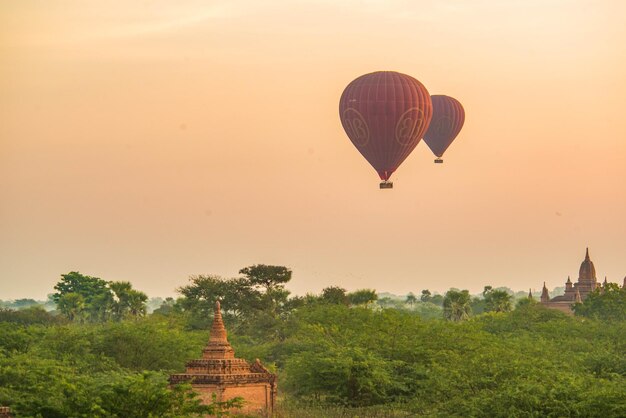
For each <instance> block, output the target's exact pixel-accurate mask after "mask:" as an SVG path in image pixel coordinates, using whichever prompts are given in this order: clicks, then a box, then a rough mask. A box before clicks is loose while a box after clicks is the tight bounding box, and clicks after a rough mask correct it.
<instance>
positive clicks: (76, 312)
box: [57, 292, 85, 321]
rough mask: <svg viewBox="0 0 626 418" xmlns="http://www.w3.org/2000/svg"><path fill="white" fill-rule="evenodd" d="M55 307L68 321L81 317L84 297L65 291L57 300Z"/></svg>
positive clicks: (83, 308)
mask: <svg viewBox="0 0 626 418" xmlns="http://www.w3.org/2000/svg"><path fill="white" fill-rule="evenodd" d="M57 309H58V310H59V311H60V312H61V313H62V314H63V315H65V316H66V317H67V319H69V320H70V321H74V320H76V319H78V318H80V319H82V318H83V312H84V311H85V298H83V296H82V295H80V294H78V293H73V292H70V293H65V294H63V295H62V296H61V297H60V298H59V299H58V300H57Z"/></svg>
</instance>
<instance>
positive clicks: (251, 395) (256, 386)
mask: <svg viewBox="0 0 626 418" xmlns="http://www.w3.org/2000/svg"><path fill="white" fill-rule="evenodd" d="M192 387H193V390H194V391H196V392H198V394H199V395H200V399H201V400H202V403H203V404H207V405H208V404H210V403H211V402H212V401H213V394H214V393H215V394H217V400H218V401H226V400H228V399H232V398H236V397H237V396H240V397H242V398H243V399H244V406H243V408H242V409H240V410H237V411H234V410H233V411H232V412H233V413H234V414H236V413H237V412H240V413H243V414H258V415H259V416H264V415H263V414H266V415H267V413H266V412H265V411H269V412H270V413H271V411H272V410H273V409H274V408H273V406H274V405H273V399H272V388H271V385H270V384H269V383H250V384H242V385H227V386H222V387H220V386H218V385H198V384H192Z"/></svg>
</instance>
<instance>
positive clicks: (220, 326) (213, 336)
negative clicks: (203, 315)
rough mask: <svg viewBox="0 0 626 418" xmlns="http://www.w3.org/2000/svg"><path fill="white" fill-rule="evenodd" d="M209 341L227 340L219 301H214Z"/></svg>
mask: <svg viewBox="0 0 626 418" xmlns="http://www.w3.org/2000/svg"><path fill="white" fill-rule="evenodd" d="M209 341H226V342H228V338H227V334H226V328H225V327H224V321H223V320H222V309H221V305H220V301H219V300H218V301H216V302H215V309H214V314H213V325H212V326H211V333H210V334H209Z"/></svg>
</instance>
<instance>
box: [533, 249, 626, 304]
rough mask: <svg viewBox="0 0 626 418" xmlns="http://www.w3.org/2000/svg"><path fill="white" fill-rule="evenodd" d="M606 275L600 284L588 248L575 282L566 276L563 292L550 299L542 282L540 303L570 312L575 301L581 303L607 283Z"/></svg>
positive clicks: (625, 282)
mask: <svg viewBox="0 0 626 418" xmlns="http://www.w3.org/2000/svg"><path fill="white" fill-rule="evenodd" d="M607 283H608V282H607V280H606V277H605V278H604V282H603V283H602V284H600V283H599V282H598V279H597V278H596V268H595V266H594V265H593V261H591V259H590V258H589V248H587V252H586V254H585V259H584V260H583V262H582V263H581V265H580V269H579V270H578V280H577V281H576V283H572V280H571V279H570V277H569V276H567V282H565V293H564V294H563V295H560V296H555V297H553V298H552V299H550V294H549V293H548V288H547V287H546V283H545V282H543V289H542V291H541V304H542V305H544V306H546V307H548V308H553V309H558V310H560V311H562V312H565V313H567V314H572V313H573V311H572V306H573V305H574V304H576V303H581V302H583V301H584V300H585V299H587V296H588V295H589V294H590V293H591V292H593V291H594V290H596V289H600V291H602V290H603V289H604V288H605V287H606V285H607ZM624 286H626V278H624Z"/></svg>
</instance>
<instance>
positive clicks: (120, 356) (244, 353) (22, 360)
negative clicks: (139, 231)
mask: <svg viewBox="0 0 626 418" xmlns="http://www.w3.org/2000/svg"><path fill="white" fill-rule="evenodd" d="M252 267H254V268H247V269H242V275H243V276H242V277H238V278H234V279H224V278H220V277H217V276H196V277H192V278H191V280H190V283H189V284H188V285H187V286H185V287H183V288H181V289H180V293H181V294H182V295H183V297H182V298H180V299H178V300H177V301H174V300H173V299H167V300H164V301H163V302H162V306H161V308H159V309H157V310H156V311H155V312H154V313H153V314H151V315H147V316H141V315H138V316H134V315H126V316H125V318H119V317H118V315H116V314H115V311H114V310H111V314H110V315H109V317H108V319H107V320H101V321H95V322H94V321H83V322H82V323H81V321H77V320H74V321H72V320H71V318H69V316H68V315H67V314H65V315H54V314H50V313H47V312H45V311H44V310H43V309H41V308H37V307H30V308H27V309H24V310H20V311H12V310H0V405H2V404H5V405H9V406H11V407H12V408H13V409H14V410H15V411H16V413H17V416H18V417H22V416H32V417H37V416H40V417H92V416H93V417H104V416H107V417H150V416H153V417H157V416H163V417H168V416H171V417H175V416H176V417H185V416H197V415H198V414H202V413H207V412H213V413H215V412H216V411H218V410H220V411H226V412H227V411H228V410H229V408H230V407H232V406H233V405H224V404H219V403H214V404H213V405H211V406H209V407H208V408H210V410H209V409H206V408H207V407H206V406H201V405H199V403H198V401H197V398H196V397H195V395H194V393H193V392H191V391H190V388H189V387H186V386H181V387H178V388H176V389H175V390H173V391H172V390H169V389H168V388H167V376H168V374H169V373H172V372H180V371H181V370H183V368H184V363H185V361H186V360H188V359H191V358H196V357H197V356H198V355H199V354H200V353H201V350H202V347H203V345H204V344H205V342H206V339H207V336H208V328H209V327H210V321H211V312H212V306H213V303H214V301H215V300H216V299H217V298H218V297H219V298H220V299H221V300H222V305H223V306H224V307H225V312H224V319H225V321H226V324H227V327H228V329H229V339H230V340H231V343H232V345H233V346H234V348H235V350H236V353H237V355H238V356H240V357H244V358H247V359H248V360H253V359H254V358H257V357H258V358H261V359H262V360H263V361H264V363H265V364H266V365H267V366H268V367H269V368H270V369H273V370H275V371H276V372H277V373H278V375H279V390H280V394H281V402H280V405H279V408H278V410H277V416H278V417H291V416H294V417H295V416H297V417H309V416H310V417H318V416H328V417H334V416H345V417H349V416H357V415H358V416H361V417H366V416H371V417H374V416H376V417H382V416H385V417H391V416H398V417H400V416H433V417H434V416H437V417H439V416H441V417H444V416H445V417H453V416H475V417H511V416H529V417H531V416H536V417H540V416H541V417H543V416H547V417H562V416H581V417H582V416H584V417H594V416H596V417H600V416H602V417H605V418H606V417H621V416H626V337H625V336H626V320H624V318H623V316H619V315H620V314H619V313H620V312H623V311H622V310H623V307H624V302H623V299H620V298H622V297H623V293H624V290H622V289H620V288H618V287H615V288H614V289H613V288H611V289H607V291H605V292H603V293H600V292H598V293H597V294H594V295H592V296H593V297H591V296H590V297H589V298H588V299H587V301H589V303H587V301H585V303H583V304H581V305H579V306H577V308H576V313H577V315H581V316H576V317H574V316H568V315H565V314H563V313H561V312H558V311H555V310H549V309H545V308H543V307H542V306H540V305H539V304H537V303H536V302H534V301H533V300H529V299H521V300H519V301H518V303H517V304H516V307H515V309H513V303H512V298H511V295H510V294H508V293H507V292H503V291H499V290H498V289H496V290H493V289H492V288H491V287H486V288H485V292H484V294H483V296H482V297H480V296H476V297H471V296H470V295H469V293H468V292H467V291H461V290H457V289H451V290H450V291H449V292H447V294H445V295H443V296H441V298H440V299H437V298H435V297H434V296H433V295H432V294H430V292H428V291H425V292H422V294H421V297H420V298H417V297H415V296H414V295H413V297H405V298H401V299H393V298H391V297H387V296H386V297H384V298H380V299H378V300H377V295H376V293H375V292H373V291H372V290H369V289H363V290H360V291H356V292H352V293H350V292H347V291H346V290H345V289H342V288H341V287H336V286H334V287H329V288H327V289H324V291H322V292H321V293H320V295H307V296H305V297H289V293H288V292H287V291H286V290H285V288H284V284H285V283H287V282H288V280H289V278H290V271H289V270H287V269H275V266H263V265H257V266H252ZM273 271H274V272H277V276H276V277H277V280H272V274H273V273H272V272H273ZM105 283H107V284H106V286H105V288H107V289H111V287H110V286H111V284H110V283H108V282H105ZM79 284H80V283H79ZM124 286H125V285H120V287H122V290H120V292H122V291H123V288H124ZM96 288H98V286H96ZM75 289H78V287H77V286H75V287H74V288H73V289H72V291H67V292H65V293H66V294H71V293H74V294H80V292H76V291H75ZM118 290H119V289H118ZM111 291H112V292H114V291H115V290H114V289H112V290H111ZM60 292H62V290H60ZM435 296H439V295H435ZM84 299H85V300H87V299H86V298H84ZM114 300H119V299H114ZM110 306H114V305H110ZM477 310H480V312H483V311H484V313H477V312H476V311H477ZM616 312H617V313H616ZM444 318H448V319H449V320H445V319H444Z"/></svg>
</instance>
